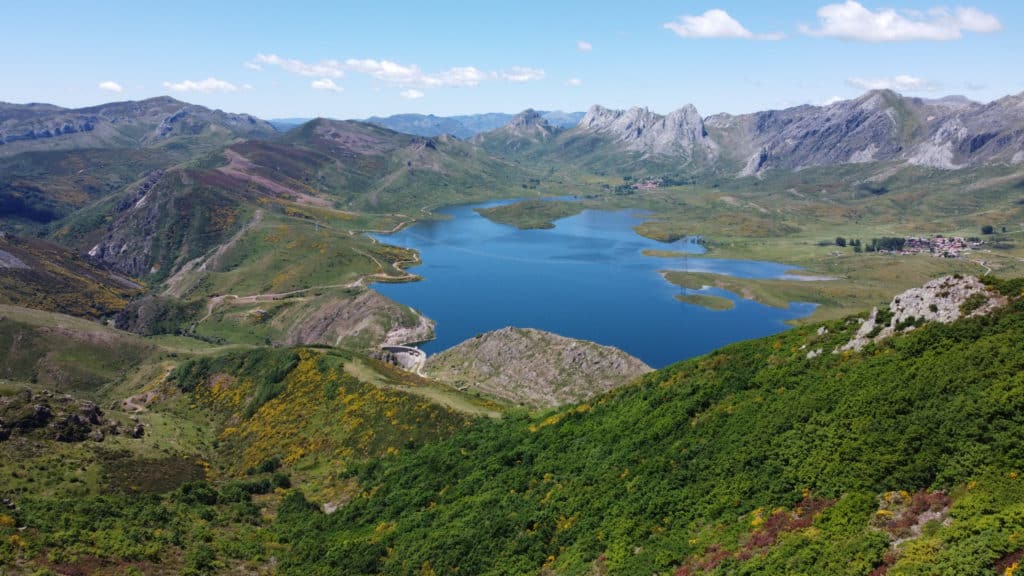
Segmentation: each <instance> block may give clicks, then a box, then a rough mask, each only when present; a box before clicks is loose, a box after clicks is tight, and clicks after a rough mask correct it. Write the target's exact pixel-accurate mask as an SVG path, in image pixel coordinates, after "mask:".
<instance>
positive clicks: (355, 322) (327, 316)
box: [272, 289, 434, 353]
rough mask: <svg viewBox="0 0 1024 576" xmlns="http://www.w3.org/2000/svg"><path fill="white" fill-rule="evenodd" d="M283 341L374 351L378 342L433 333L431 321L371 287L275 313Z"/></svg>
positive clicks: (402, 341) (420, 337)
mask: <svg viewBox="0 0 1024 576" xmlns="http://www.w3.org/2000/svg"><path fill="white" fill-rule="evenodd" d="M272 325H273V326H274V328H276V329H278V330H281V331H282V332H284V333H285V334H286V336H285V342H284V343H285V344H288V345H290V346H294V345H302V344H326V345H329V346H346V347H349V348H357V349H361V350H364V351H366V352H371V353H372V352H376V351H377V350H378V349H379V347H380V346H381V345H385V344H387V345H392V344H393V345H398V344H405V343H409V342H423V341H426V340H430V339H432V338H433V337H434V321H433V320H430V319H429V318H426V317H425V316H423V315H421V314H419V313H417V312H415V311H414V310H412V309H411V308H408V307H406V306H403V305H401V304H398V303H397V302H395V301H393V300H391V299H389V298H386V297H384V296H383V295H381V294H380V293H379V292H376V291H374V290H369V289H364V290H361V291H359V292H358V293H357V294H356V295H355V296H353V297H350V298H341V297H325V298H320V299H317V300H314V301H312V302H311V303H309V304H304V305H299V306H294V307H292V308H291V309H289V310H287V311H286V312H284V313H282V314H279V315H278V316H275V318H274V320H273V321H272Z"/></svg>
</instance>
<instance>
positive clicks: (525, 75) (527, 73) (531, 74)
mask: <svg viewBox="0 0 1024 576" xmlns="http://www.w3.org/2000/svg"><path fill="white" fill-rule="evenodd" d="M501 78H502V79H503V80H508V81H509V82H531V81H533V80H543V79H544V71H543V70H540V69H537V68H523V67H522V66H513V67H512V69H511V70H508V71H506V72H502V73H501Z"/></svg>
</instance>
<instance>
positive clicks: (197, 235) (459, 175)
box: [57, 119, 512, 278]
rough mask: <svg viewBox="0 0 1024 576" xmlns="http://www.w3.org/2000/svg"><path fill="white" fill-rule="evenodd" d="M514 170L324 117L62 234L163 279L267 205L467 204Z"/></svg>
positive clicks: (126, 195) (166, 182)
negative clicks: (100, 225)
mask: <svg viewBox="0 0 1024 576" xmlns="http://www.w3.org/2000/svg"><path fill="white" fill-rule="evenodd" d="M510 170H512V168H511V167H509V166H508V165H507V164H506V163H504V162H501V161H498V160H494V159H492V158H490V157H489V156H488V155H487V154H485V153H484V152H483V151H479V150H477V149H476V148H475V147H473V146H472V145H470V144H468V143H466V142H462V141H459V140H457V139H455V138H450V137H447V136H440V137H437V138H426V137H421V136H411V135H408V134H400V133H398V132H394V131H392V130H388V129H386V128H381V127H379V126H375V125H373V124H367V123H364V122H356V121H352V120H346V121H339V120H325V119H317V120H313V121H310V122H307V123H305V124H303V125H302V126H300V127H298V128H296V129H293V130H291V131H289V132H287V133H285V134H282V135H280V136H278V137H276V138H272V139H266V140H246V141H243V142H238V143H235V144H232V145H230V146H228V147H227V148H225V149H223V150H222V151H219V152H217V153H215V154H213V155H210V156H208V157H206V158H204V159H202V160H200V161H198V162H194V163H192V164H190V165H183V166H178V167H175V168H173V169H169V170H167V171H166V172H158V173H153V174H152V175H150V177H148V178H146V179H144V180H143V181H141V182H140V183H139V184H137V185H136V186H134V187H132V188H129V189H128V190H125V191H123V192H122V193H120V194H116V195H113V196H111V197H109V198H107V199H106V200H104V201H103V202H101V203H97V204H94V205H93V206H90V207H89V208H88V209H86V210H84V211H81V212H80V213H78V214H75V215H74V216H73V217H72V218H71V219H69V221H68V222H66V223H65V226H64V227H62V228H61V230H60V231H59V232H58V234H57V236H58V237H59V239H60V240H61V241H62V242H65V243H67V244H70V245H73V246H76V247H77V248H79V249H80V250H82V251H86V252H88V253H89V254H90V256H92V257H93V258H94V259H95V260H98V261H101V262H104V263H105V264H106V265H108V266H110V267H111V268H113V269H115V270H118V271H120V272H122V273H124V274H127V275H130V276H135V277H143V276H153V275H155V276H156V277H159V278H163V277H166V276H168V275H171V274H173V273H174V272H176V271H178V270H180V269H181V268H182V267H183V266H186V264H188V263H189V262H191V261H193V260H196V259H197V258H198V259H199V260H196V262H194V263H193V265H198V263H199V262H200V261H202V260H203V259H205V258H208V257H210V254H211V253H212V251H213V250H215V249H216V248H217V247H218V246H219V245H220V244H221V243H223V242H225V241H227V240H228V239H229V238H230V237H231V236H232V234H234V233H236V232H238V231H239V230H240V228H241V227H242V226H243V223H244V221H245V216H246V214H250V213H252V212H254V211H255V210H256V209H257V208H259V207H262V206H282V205H289V204H295V205H304V206H309V207H316V208H323V209H332V208H337V209H345V210H359V211H369V212H380V211H399V210H406V209H409V202H410V200H409V199H410V198H416V202H422V203H423V204H451V203H457V202H465V201H468V200H472V199H476V198H480V197H492V196H493V195H494V193H495V191H497V190H501V189H502V186H510V185H511V184H507V183H506V184H502V182H508V181H510V176H509V174H508V172H509V171H510ZM96 221H102V222H105V223H106V226H103V227H96V226H95V224H93V223H95V222H96ZM211 266H212V264H211Z"/></svg>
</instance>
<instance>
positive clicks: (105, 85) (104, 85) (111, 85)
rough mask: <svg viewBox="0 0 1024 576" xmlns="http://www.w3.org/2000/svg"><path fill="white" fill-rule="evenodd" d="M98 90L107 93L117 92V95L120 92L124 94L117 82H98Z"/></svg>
mask: <svg viewBox="0 0 1024 576" xmlns="http://www.w3.org/2000/svg"><path fill="white" fill-rule="evenodd" d="M99 88H100V90H106V91H107V92H117V93H118V94H120V93H121V92H124V88H123V87H122V86H121V85H120V84H118V83H117V82H114V81H113V80H107V81H106V82H100V84H99Z"/></svg>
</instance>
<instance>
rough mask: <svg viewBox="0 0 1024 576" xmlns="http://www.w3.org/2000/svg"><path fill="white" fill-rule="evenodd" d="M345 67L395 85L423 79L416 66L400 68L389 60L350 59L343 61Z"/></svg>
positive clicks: (417, 81) (399, 65) (400, 66)
mask: <svg viewBox="0 0 1024 576" xmlns="http://www.w3.org/2000/svg"><path fill="white" fill-rule="evenodd" d="M345 66H346V67H347V68H348V69H349V70H354V71H356V72H362V73H364V74H369V75H370V76H373V77H374V78H376V79H378V80H384V81H386V82H394V83H397V84H414V83H419V82H421V81H422V78H423V77H424V75H423V72H422V71H420V69H419V67H418V66H416V65H413V66H402V65H401V64H398V63H395V62H391V61H390V60H373V59H369V58H368V59H365V60H356V59H354V58H350V59H348V60H346V61H345Z"/></svg>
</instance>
